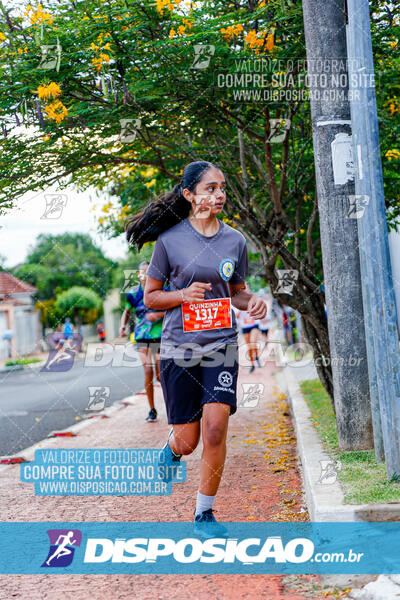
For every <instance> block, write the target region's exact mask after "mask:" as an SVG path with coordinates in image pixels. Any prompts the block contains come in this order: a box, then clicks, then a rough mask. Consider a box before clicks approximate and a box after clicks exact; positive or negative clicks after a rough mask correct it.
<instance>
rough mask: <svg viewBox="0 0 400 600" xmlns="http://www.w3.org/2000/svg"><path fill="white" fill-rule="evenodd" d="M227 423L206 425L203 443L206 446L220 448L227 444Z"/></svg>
mask: <svg viewBox="0 0 400 600" xmlns="http://www.w3.org/2000/svg"><path fill="white" fill-rule="evenodd" d="M225 437H226V425H225V423H206V424H205V427H204V430H203V443H204V445H205V446H210V447H218V446H221V444H223V443H224V442H225Z"/></svg>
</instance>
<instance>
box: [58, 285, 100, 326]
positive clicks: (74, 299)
mask: <svg viewBox="0 0 400 600" xmlns="http://www.w3.org/2000/svg"><path fill="white" fill-rule="evenodd" d="M55 307H56V309H57V310H58V311H59V312H61V313H63V315H64V318H65V317H70V318H73V319H74V321H75V324H77V323H78V322H79V323H80V322H89V323H93V322H94V321H95V320H96V319H97V318H98V316H99V315H100V313H101V310H102V302H101V298H100V296H99V295H98V294H96V292H94V291H93V290H90V289H87V288H83V287H79V286H73V287H72V288H70V289H69V290H67V291H65V292H61V294H59V295H58V296H57V299H56V302H55Z"/></svg>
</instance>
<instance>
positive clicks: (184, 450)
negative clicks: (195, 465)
mask: <svg viewBox="0 0 400 600" xmlns="http://www.w3.org/2000/svg"><path fill="white" fill-rule="evenodd" d="M199 439H200V433H198V434H196V433H193V434H192V435H179V433H178V434H177V433H176V432H175V431H174V442H173V446H174V450H175V451H176V452H177V453H178V454H184V455H187V454H191V453H192V452H193V451H194V450H195V449H196V448H197V445H198V443H199Z"/></svg>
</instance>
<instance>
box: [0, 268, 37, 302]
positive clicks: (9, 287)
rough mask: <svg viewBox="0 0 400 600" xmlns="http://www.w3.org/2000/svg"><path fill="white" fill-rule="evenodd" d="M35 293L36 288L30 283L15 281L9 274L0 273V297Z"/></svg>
mask: <svg viewBox="0 0 400 600" xmlns="http://www.w3.org/2000/svg"><path fill="white" fill-rule="evenodd" d="M27 292H30V293H33V292H36V288H35V287H33V285H31V284H30V283H26V281H22V280H21V279H17V278H16V277H14V276H13V275H11V273H7V272H6V271H0V296H4V295H7V296H11V295H12V294H23V293H27Z"/></svg>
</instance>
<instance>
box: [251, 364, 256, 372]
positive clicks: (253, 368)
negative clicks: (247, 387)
mask: <svg viewBox="0 0 400 600" xmlns="http://www.w3.org/2000/svg"><path fill="white" fill-rule="evenodd" d="M255 370H256V368H255V366H254V365H251V367H250V369H249V373H253V371H255Z"/></svg>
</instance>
